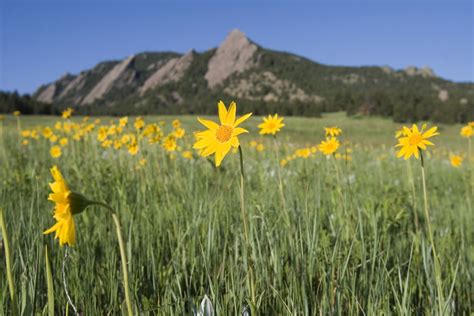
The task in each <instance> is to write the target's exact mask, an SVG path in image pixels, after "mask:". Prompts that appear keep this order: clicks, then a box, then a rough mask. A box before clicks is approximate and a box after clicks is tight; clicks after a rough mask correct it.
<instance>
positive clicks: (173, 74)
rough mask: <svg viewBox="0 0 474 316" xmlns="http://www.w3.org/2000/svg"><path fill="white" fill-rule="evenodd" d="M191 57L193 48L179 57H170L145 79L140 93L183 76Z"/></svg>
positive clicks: (189, 64)
mask: <svg viewBox="0 0 474 316" xmlns="http://www.w3.org/2000/svg"><path fill="white" fill-rule="evenodd" d="M193 59H194V51H193V50H191V51H190V52H188V53H187V54H186V55H184V56H182V57H180V58H172V59H170V60H169V61H168V62H167V63H166V64H164V65H163V66H162V67H160V68H159V69H158V70H157V71H156V72H155V73H154V74H153V75H151V76H150V78H148V79H147V80H146V81H145V83H144V84H143V86H142V87H141V88H140V93H141V94H143V93H145V92H146V91H147V90H149V89H153V88H155V87H158V86H161V85H164V84H166V83H168V82H174V81H179V80H180V79H181V78H182V77H183V76H184V74H185V72H186V70H187V69H188V68H189V66H191V63H192V62H193Z"/></svg>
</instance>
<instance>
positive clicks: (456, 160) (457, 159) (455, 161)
mask: <svg viewBox="0 0 474 316" xmlns="http://www.w3.org/2000/svg"><path fill="white" fill-rule="evenodd" d="M449 161H450V162H451V166H453V167H455V168H459V167H460V166H461V164H462V161H463V159H462V157H461V156H459V155H451V157H450V158H449Z"/></svg>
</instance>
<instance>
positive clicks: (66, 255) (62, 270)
mask: <svg viewBox="0 0 474 316" xmlns="http://www.w3.org/2000/svg"><path fill="white" fill-rule="evenodd" d="M68 249H69V248H68V246H66V249H65V251H64V258H63V266H62V269H61V272H62V274H63V286H64V292H65V293H66V298H67V301H68V303H69V305H70V306H71V307H72V310H73V311H74V314H76V315H79V312H78V311H77V308H76V306H75V305H74V303H73V302H72V299H71V296H70V295H69V291H68V289H67V281H66V262H67V259H68Z"/></svg>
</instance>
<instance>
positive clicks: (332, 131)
mask: <svg viewBox="0 0 474 316" xmlns="http://www.w3.org/2000/svg"><path fill="white" fill-rule="evenodd" d="M324 130H325V132H326V137H327V136H333V137H334V136H339V135H340V134H342V130H341V129H340V128H339V127H336V126H332V127H325V128H324Z"/></svg>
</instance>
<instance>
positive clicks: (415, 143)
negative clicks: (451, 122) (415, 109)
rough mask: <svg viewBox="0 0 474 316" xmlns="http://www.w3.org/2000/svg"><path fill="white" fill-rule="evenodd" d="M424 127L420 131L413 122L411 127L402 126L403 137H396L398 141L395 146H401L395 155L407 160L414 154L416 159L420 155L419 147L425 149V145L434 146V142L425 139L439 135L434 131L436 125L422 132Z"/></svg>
mask: <svg viewBox="0 0 474 316" xmlns="http://www.w3.org/2000/svg"><path fill="white" fill-rule="evenodd" d="M424 127H425V126H423V127H422V129H421V131H420V130H418V127H417V126H416V125H415V124H413V127H412V128H408V127H406V126H404V127H403V130H404V131H405V137H400V138H399V139H398V142H399V143H398V144H397V145H396V146H395V147H401V148H400V151H399V152H398V154H397V157H399V158H400V157H402V156H403V157H404V159H405V160H407V159H408V158H410V157H411V156H412V155H414V156H415V158H416V159H418V157H419V156H420V149H422V150H426V145H430V146H434V144H433V143H432V142H430V141H428V140H427V139H428V138H431V137H433V136H436V135H439V133H437V132H436V131H437V129H438V127H436V126H435V127H432V128H430V129H429V130H427V131H426V132H424V133H423V130H424Z"/></svg>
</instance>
